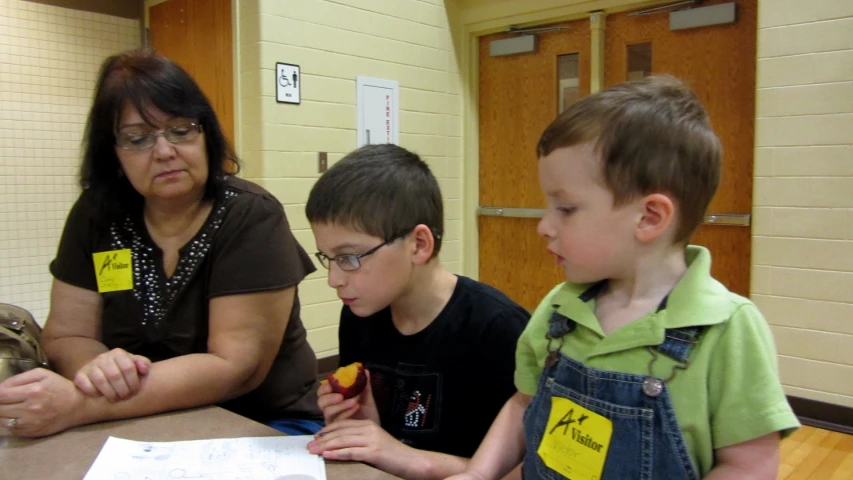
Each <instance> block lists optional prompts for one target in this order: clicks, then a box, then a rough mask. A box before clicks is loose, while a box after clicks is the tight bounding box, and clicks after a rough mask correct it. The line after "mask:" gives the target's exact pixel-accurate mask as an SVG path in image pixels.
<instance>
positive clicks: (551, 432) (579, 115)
mask: <svg viewBox="0 0 853 480" xmlns="http://www.w3.org/2000/svg"><path fill="white" fill-rule="evenodd" d="M537 153H538V156H539V159H540V160H539V182H540V185H541V187H542V190H543V192H544V194H545V197H546V199H547V205H548V208H547V210H546V213H545V216H544V217H543V218H542V220H541V221H540V223H539V227H538V231H539V234H540V235H541V236H543V237H544V238H545V239H546V240H547V241H548V250H549V251H550V252H551V253H553V254H554V255H555V256H556V257H557V263H558V264H559V265H561V266H562V267H563V270H564V272H565V277H566V280H567V282H566V283H564V284H562V285H558V286H557V287H556V288H554V289H553V290H552V291H551V293H549V294H548V296H547V297H546V298H545V299H544V300H543V301H542V303H541V304H540V305H539V307H538V308H537V309H536V311H535V313H534V315H533V317H532V319H531V321H530V324H529V325H528V327H527V328H526V330H525V332H524V333H523V334H522V338H521V339H520V340H519V345H518V351H517V354H516V364H517V367H516V373H515V384H516V386H517V387H518V393H516V394H515V395H514V396H513V397H512V398H511V399H510V400H509V401H508V402H507V404H506V405H505V406H504V408H503V409H502V410H501V413H500V415H498V418H497V419H496V420H495V423H494V424H493V426H492V428H491V430H490V431H489V434H488V435H487V437H486V439H485V440H484V442H483V444H482V445H481V446H480V448H479V450H478V451H477V454H476V455H475V456H474V458H473V460H472V461H471V463H470V465H469V470H468V472H467V473H466V474H464V475H460V476H458V477H454V479H457V478H458V479H463V478H467V479H475V478H476V479H479V480H482V479H489V478H499V477H500V476H501V475H502V474H503V473H504V472H506V471H508V470H509V469H511V468H512V467H513V466H515V465H517V464H518V463H519V462H521V461H522V459H523V461H524V464H523V473H524V476H525V478H570V479H572V480H588V479H593V478H595V479H599V478H600V479H603V480H622V479H640V478H648V479H667V480H672V479H696V478H708V479H746V478H749V479H767V480H772V479H775V478H776V470H777V467H778V463H779V456H778V455H779V439H780V432H782V433H783V434H785V433H788V432H790V431H791V430H793V429H795V428H796V427H797V426H798V425H799V423H798V422H797V419H796V417H795V416H794V414H793V413H792V411H791V409H790V407H789V405H788V403H787V401H786V398H785V394H784V393H783V391H782V388H781V386H780V382H779V378H778V374H777V368H776V352H775V348H774V344H773V339H772V337H771V334H770V331H769V328H768V326H767V323H766V322H765V320H764V319H763V318H762V316H761V314H760V313H759V312H758V310H757V309H756V308H755V306H754V305H753V304H752V303H751V302H750V301H749V300H747V299H745V298H743V297H740V296H738V295H735V294H734V293H731V292H729V291H728V290H726V288H725V287H724V286H723V285H722V284H720V283H719V282H717V281H716V280H714V279H713V278H711V276H710V266H711V257H710V254H709V252H708V250H706V249H704V248H702V247H695V246H687V242H688V240H689V238H690V236H691V234H692V233H693V231H694V230H696V228H697V227H698V226H699V225H700V224H701V222H702V219H703V216H704V213H705V209H706V208H707V206H708V204H709V202H710V201H711V198H712V197H713V196H714V192H715V191H716V188H717V184H718V180H719V174H720V155H721V148H720V144H719V141H718V139H717V137H716V136H715V135H714V132H713V131H712V130H711V127H710V125H709V123H708V119H707V116H706V113H705V111H704V109H703V108H702V105H701V104H700V103H699V101H698V100H697V98H696V97H695V96H694V95H693V93H692V92H691V91H690V90H689V89H688V88H687V87H686V86H684V85H683V84H681V83H680V82H678V81H677V80H675V79H672V78H669V77H663V78H648V79H645V80H642V81H639V82H636V83H628V84H622V85H618V86H616V87H613V88H610V89H608V90H605V91H602V92H600V93H597V94H594V95H591V96H589V97H586V98H584V99H582V100H580V101H579V102H578V103H576V104H575V105H573V106H572V107H571V108H569V109H568V110H567V111H566V112H564V113H563V114H562V115H561V116H560V117H559V118H557V119H556V120H555V121H554V122H553V123H552V124H551V125H550V126H549V127H548V128H547V129H546V130H545V132H544V133H543V134H542V137H541V139H540V141H539V145H538V147H537ZM743 268H748V266H747V265H744V267H743Z"/></svg>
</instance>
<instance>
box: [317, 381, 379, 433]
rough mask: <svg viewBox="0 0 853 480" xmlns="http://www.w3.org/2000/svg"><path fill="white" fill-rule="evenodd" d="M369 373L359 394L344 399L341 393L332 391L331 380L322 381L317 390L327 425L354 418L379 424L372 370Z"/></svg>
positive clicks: (319, 404)
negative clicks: (365, 383) (371, 383)
mask: <svg viewBox="0 0 853 480" xmlns="http://www.w3.org/2000/svg"><path fill="white" fill-rule="evenodd" d="M365 373H366V374H367V386H366V387H364V390H362V391H361V393H359V394H358V395H356V396H355V397H352V398H348V399H344V396H343V395H341V394H340V393H334V392H332V386H331V385H329V382H327V381H323V382H321V383H320V388H319V389H318V390H317V396H318V397H319V398H318V399H317V405H318V406H319V407H320V410H322V411H323V419H324V420H325V421H326V425H329V424H331V423H334V422H337V421H340V420H346V419H348V418H352V419H355V420H371V421H372V422H373V423H375V424H377V425H378V424H379V412H378V411H377V410H376V402H375V401H374V400H373V390H372V389H371V388H370V372H369V371H368V370H365Z"/></svg>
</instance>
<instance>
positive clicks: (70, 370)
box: [41, 337, 108, 380]
mask: <svg viewBox="0 0 853 480" xmlns="http://www.w3.org/2000/svg"><path fill="white" fill-rule="evenodd" d="M41 346H42V348H43V349H44V351H45V353H46V354H47V359H48V361H49V362H50V367H51V369H52V370H53V371H55V372H56V373H58V374H60V375H62V376H63V377H65V378H68V379H71V380H73V379H74V375H76V374H77V371H78V370H80V368H82V367H83V366H84V365H86V364H87V363H89V362H90V361H92V359H94V358H95V357H97V356H98V355H100V354H102V353H104V352H106V351H108V349H107V347H106V346H105V345H104V344H103V343H101V342H99V341H97V340H94V339H92V338H87V337H62V338H43V339H42V341H41Z"/></svg>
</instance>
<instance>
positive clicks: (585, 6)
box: [448, 0, 673, 280]
mask: <svg viewBox="0 0 853 480" xmlns="http://www.w3.org/2000/svg"><path fill="white" fill-rule="evenodd" d="M457 2H460V3H462V5H458V4H457V5H455V8H456V9H457V11H456V12H455V13H456V15H457V16H458V18H457V20H458V21H457V22H454V23H455V24H456V25H457V26H458V27H457V28H459V32H460V35H458V36H457V35H454V38H456V39H458V40H456V41H457V42H458V43H457V45H456V52H457V54H458V55H459V68H460V72H459V74H460V76H461V80H462V119H463V123H462V155H463V166H462V174H463V182H462V192H463V198H462V274H463V275H465V276H467V277H470V278H473V279H475V280H477V279H478V278H479V271H480V248H479V244H478V239H479V237H478V231H477V207H479V204H480V142H479V135H480V118H479V105H478V99H479V95H480V83H479V82H480V72H479V48H480V47H479V37H481V36H483V35H490V34H492V33H498V32H504V31H506V30H507V29H508V28H509V27H510V26H515V27H522V28H523V27H530V26H536V25H542V24H546V23H556V22H563V21H571V20H578V19H584V18H590V17H591V16H592V15H593V13H592V12H601V17H600V18H599V19H598V21H597V22H591V28H592V34H591V38H590V40H591V42H592V45H591V47H592V48H591V50H590V57H591V58H590V81H591V83H592V84H591V85H590V91H591V92H595V91H598V90H599V89H600V88H599V87H600V85H601V84H603V72H604V48H603V46H604V24H605V20H606V15H607V14H609V13H618V12H623V11H626V10H635V9H640V8H643V7H648V6H654V5H662V4H668V3H673V1H672V0H670V1H662V0H593V1H589V0H574V2H573V3H572V4H570V5H565V0H562V1H560V0H537V1H531V0H515V1H513V2H511V3H509V4H503V5H495V6H487V5H483V6H477V5H471V6H467V7H466V5H465V4H464V0H457ZM560 3H562V4H563V5H559V4H560ZM448 13H449V12H448ZM592 23H597V25H594V24H592ZM451 25H453V23H451ZM451 28H453V27H451Z"/></svg>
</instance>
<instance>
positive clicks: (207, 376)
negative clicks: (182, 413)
mask: <svg viewBox="0 0 853 480" xmlns="http://www.w3.org/2000/svg"><path fill="white" fill-rule="evenodd" d="M256 383H257V382H256V381H253V380H252V372H248V371H245V369H242V370H241V369H240V368H237V367H235V366H234V365H232V364H231V363H230V362H229V361H227V360H225V359H223V358H221V357H218V356H216V355H213V354H208V353H199V354H191V355H184V356H181V357H175V358H172V359H169V360H164V361H161V362H156V363H154V364H152V365H151V371H150V372H149V373H148V375H146V376H144V377H143V378H142V386H141V388H140V390H139V393H137V394H136V395H134V396H133V397H131V398H128V399H126V400H121V401H118V402H110V401H108V400H107V399H105V398H104V397H87V398H86V405H85V407H84V411H85V413H84V419H83V423H93V422H100V421H107V420H117V419H122V418H131V417H139V416H144V415H152V414H155V413H161V412H167V411H171V410H179V409H184V408H192V407H198V406H203V405H210V404H215V403H221V402H224V401H226V400H229V399H232V398H236V397H239V396H241V395H244V394H246V393H248V392H249V391H251V390H253V389H254V388H256V387H257V385H256Z"/></svg>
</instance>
